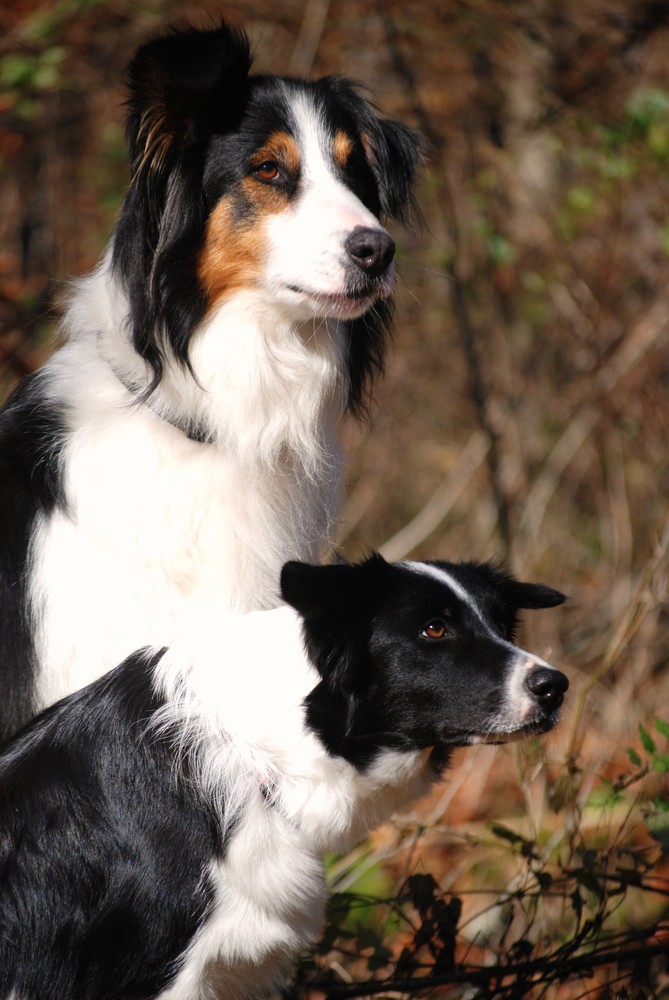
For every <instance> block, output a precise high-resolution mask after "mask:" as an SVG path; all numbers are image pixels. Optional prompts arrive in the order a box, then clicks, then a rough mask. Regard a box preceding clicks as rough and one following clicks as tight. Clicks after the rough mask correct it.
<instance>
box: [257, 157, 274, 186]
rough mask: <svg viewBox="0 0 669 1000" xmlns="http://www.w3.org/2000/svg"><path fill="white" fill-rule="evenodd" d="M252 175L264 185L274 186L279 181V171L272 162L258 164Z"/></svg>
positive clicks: (266, 161)
mask: <svg viewBox="0 0 669 1000" xmlns="http://www.w3.org/2000/svg"><path fill="white" fill-rule="evenodd" d="M253 175H254V177H257V178H258V180H259V181H262V182H263V183H264V184H275V183H276V182H277V181H279V180H281V171H280V170H279V168H278V166H277V165H276V163H275V162H274V160H265V161H264V162H263V163H260V164H259V165H258V166H257V167H256V168H255V169H254V171H253Z"/></svg>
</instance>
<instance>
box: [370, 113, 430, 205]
mask: <svg viewBox="0 0 669 1000" xmlns="http://www.w3.org/2000/svg"><path fill="white" fill-rule="evenodd" d="M361 140H362V144H363V147H364V150H365V155H366V157H367V161H368V163H369V166H370V168H371V171H372V173H373V174H374V179H375V181H376V186H377V189H378V192H379V200H380V202H381V209H382V211H383V213H384V214H385V215H387V216H389V217H390V218H391V219H396V220H397V221H399V222H406V221H407V220H408V219H409V217H410V215H411V214H412V212H413V211H414V210H415V205H416V202H415V193H414V187H415V183H416V176H417V174H418V167H419V165H420V162H421V159H422V150H423V145H424V143H423V139H422V137H421V136H420V134H419V133H418V132H416V131H415V129H412V128H410V126H408V125H403V124H402V123H401V122H396V121H391V120H390V119H387V118H376V117H375V116H371V115H370V118H369V119H368V121H367V122H366V123H365V125H364V127H363V131H362V134H361Z"/></svg>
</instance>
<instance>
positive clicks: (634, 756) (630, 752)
mask: <svg viewBox="0 0 669 1000" xmlns="http://www.w3.org/2000/svg"><path fill="white" fill-rule="evenodd" d="M627 756H628V757H629V759H630V760H631V761H632V763H633V764H634V766H635V767H641V757H639V754H638V753H637V752H636V750H634V749H633V748H632V747H628V748H627Z"/></svg>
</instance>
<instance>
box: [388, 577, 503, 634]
mask: <svg viewBox="0 0 669 1000" xmlns="http://www.w3.org/2000/svg"><path fill="white" fill-rule="evenodd" d="M400 565H401V566H406V567H407V569H410V570H412V571H413V572H414V573H420V574H422V575H423V576H431V577H432V578H433V579H434V580H438V581H439V583H442V584H445V585H446V586H447V587H448V588H449V589H450V590H451V591H452V592H453V593H454V594H455V596H456V597H457V598H458V600H460V601H462V602H463V604H466V605H467V607H468V608H470V609H471V610H472V611H473V612H474V614H475V615H476V616H477V618H479V619H480V621H481V623H482V624H483V625H484V626H485V628H486V629H487V631H488V632H490V633H491V635H494V637H495V639H497V640H498V641H499V642H502V643H505V644H507V645H509V646H513V643H506V641H505V640H504V639H502V638H501V637H500V636H499V635H497V633H496V632H493V630H492V629H491V628H490V625H489V624H488V622H487V621H486V618H485V615H484V614H483V612H482V611H481V609H480V607H479V606H478V604H477V603H476V601H475V600H474V598H473V597H472V595H471V594H470V593H469V591H468V590H467V589H466V588H465V587H463V586H462V584H461V583H458V581H457V580H456V579H455V577H453V576H451V574H450V573H448V572H447V571H446V570H445V569H441V568H440V567H439V566H431V565H430V564H429V563H422V562H403V563H400ZM513 648H514V649H515V648H516V647H515V646H513Z"/></svg>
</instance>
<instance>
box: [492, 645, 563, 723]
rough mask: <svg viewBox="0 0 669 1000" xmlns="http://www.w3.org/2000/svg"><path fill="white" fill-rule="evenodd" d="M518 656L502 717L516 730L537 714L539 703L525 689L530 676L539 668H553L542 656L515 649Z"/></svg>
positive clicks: (507, 685)
mask: <svg viewBox="0 0 669 1000" xmlns="http://www.w3.org/2000/svg"><path fill="white" fill-rule="evenodd" d="M514 649H515V652H516V656H515V659H514V662H513V665H512V667H511V672H510V674H509V677H508V680H507V682H506V692H505V696H504V702H503V705H502V711H501V715H502V716H503V717H504V718H505V719H508V722H509V724H510V728H512V729H516V728H518V726H522V725H523V724H524V723H525V722H527V721H529V719H530V717H531V716H532V715H533V714H534V713H535V712H536V709H537V703H536V701H535V699H534V698H533V697H532V695H531V694H530V693H529V692H528V690H527V688H526V687H525V681H526V679H527V676H528V674H529V673H530V672H531V671H532V670H535V669H536V668H537V667H546V668H547V669H548V670H552V669H553V668H552V667H551V665H550V664H549V663H546V661H545V660H542V659H541V657H540V656H535V655H534V653H528V652H527V651H526V650H524V649H518V647H516V646H515V647H514Z"/></svg>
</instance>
